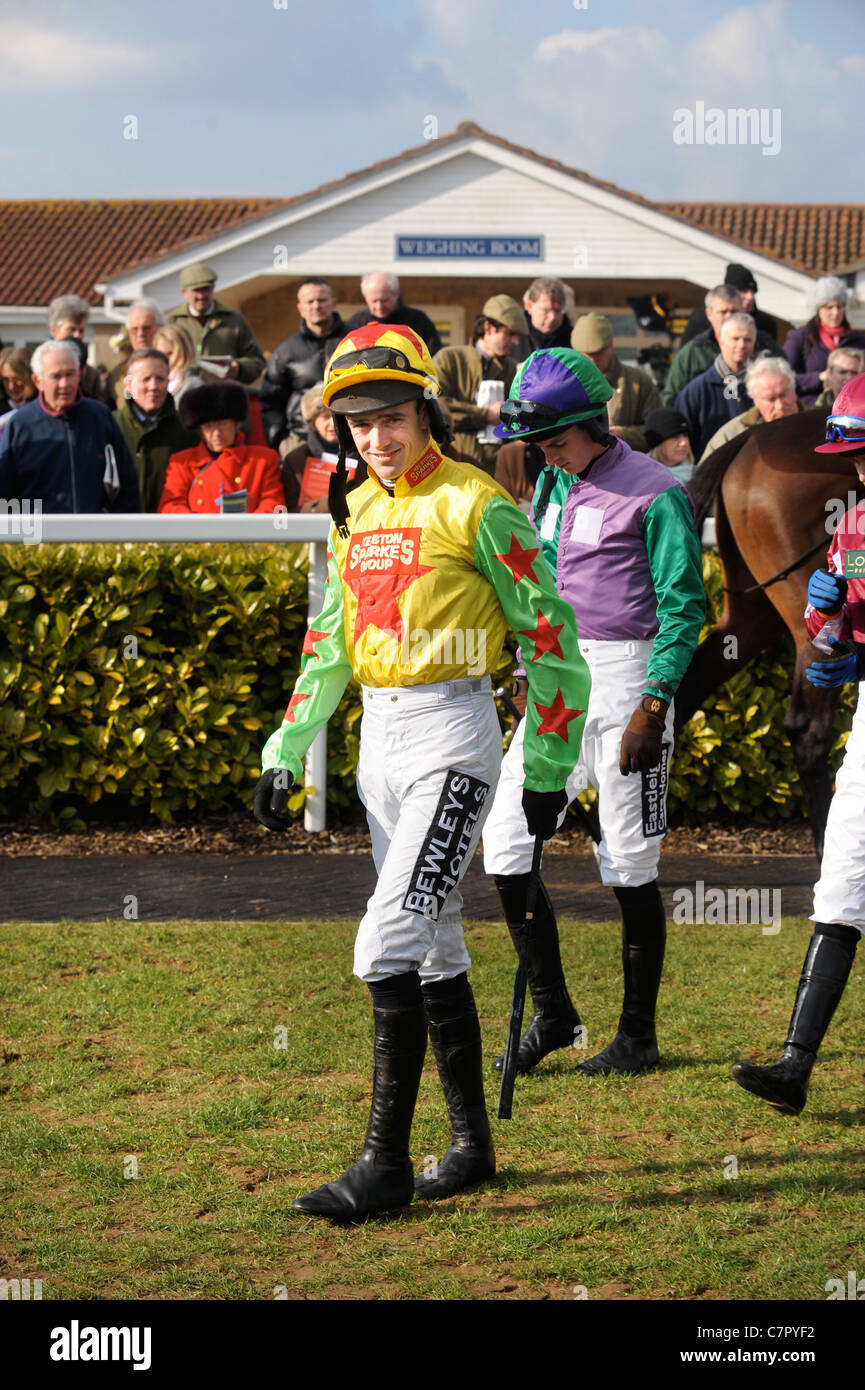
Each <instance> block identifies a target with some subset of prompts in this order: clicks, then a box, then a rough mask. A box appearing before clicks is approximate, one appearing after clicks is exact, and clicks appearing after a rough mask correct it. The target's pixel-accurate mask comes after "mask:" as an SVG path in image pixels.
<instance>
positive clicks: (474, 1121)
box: [414, 973, 496, 1201]
mask: <svg viewBox="0 0 865 1390" xmlns="http://www.w3.org/2000/svg"><path fill="white" fill-rule="evenodd" d="M423 1000H424V1006H425V1008H426V1016H427V1025H428V1027H429V1037H430V1042H431V1043H432V1048H433V1052H434V1053H435V1059H436V1064H437V1066H438V1069H439V1076H440V1077H441V1083H442V1086H443V1088H444V1093H445V1101H446V1102H447V1108H448V1118H449V1120H450V1125H451V1144H450V1147H449V1149H448V1151H447V1153H446V1154H445V1156H444V1158H443V1159H442V1161H441V1163H440V1164H439V1165H438V1171H437V1172H436V1173H434V1174H430V1175H429V1176H426V1175H424V1176H422V1177H419V1178H415V1184H414V1186H415V1191H416V1192H417V1194H418V1196H419V1197H424V1198H425V1199H426V1200H427V1201H437V1200H438V1199H439V1198H440V1197H451V1196H453V1194H454V1193H455V1192H462V1190H463V1188H465V1187H470V1186H472V1184H473V1183H477V1182H482V1181H483V1180H484V1178H491V1177H492V1176H493V1174H494V1173H495V1171H496V1156H495V1152H494V1150H493V1141H492V1136H491V1134H490V1123H489V1120H488V1119H487V1108H486V1103H485V1100H484V1083H483V1067H482V1055H481V1029H480V1024H479V1023H478V1014H477V1009H476V1008H475V1001H474V995H473V994H472V987H471V985H470V984H469V982H468V978H467V976H466V975H465V973H463V974H462V975H457V976H456V978H455V979H453V980H441V981H439V982H437V983H436V984H428V985H424V986H423Z"/></svg>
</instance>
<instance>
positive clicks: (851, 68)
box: [841, 53, 865, 76]
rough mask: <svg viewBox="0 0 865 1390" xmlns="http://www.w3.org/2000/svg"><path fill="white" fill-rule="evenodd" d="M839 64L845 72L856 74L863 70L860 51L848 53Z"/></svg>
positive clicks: (863, 63) (864, 70) (864, 63)
mask: <svg viewBox="0 0 865 1390" xmlns="http://www.w3.org/2000/svg"><path fill="white" fill-rule="evenodd" d="M841 66H842V68H843V69H844V71H845V72H852V73H854V74H855V75H856V76H858V75H859V74H860V73H863V72H865V58H863V57H862V55H861V53H848V54H847V56H846V57H845V58H842V59H841Z"/></svg>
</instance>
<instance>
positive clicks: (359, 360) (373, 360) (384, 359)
mask: <svg viewBox="0 0 865 1390" xmlns="http://www.w3.org/2000/svg"><path fill="white" fill-rule="evenodd" d="M352 367H367V368H369V370H370V371H372V372H376V371H378V372H380V371H383V370H387V369H389V370H390V371H392V372H406V373H408V374H409V375H410V376H419V377H422V378H424V379H426V377H427V375H428V373H427V372H425V371H423V369H422V368H420V367H413V366H412V365H411V363H410V362H409V360H408V358H407V357H406V355H405V353H404V352H400V351H399V349H398V348H391V347H368V348H359V349H358V351H357V352H346V353H343V355H342V356H341V357H340V358H339V360H338V361H336V362H334V363H332V365H331V369H330V372H331V376H333V375H334V374H336V373H339V374H340V375H341V374H342V373H343V372H348V371H351V369H352Z"/></svg>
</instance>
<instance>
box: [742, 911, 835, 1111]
mask: <svg viewBox="0 0 865 1390" xmlns="http://www.w3.org/2000/svg"><path fill="white" fill-rule="evenodd" d="M858 944H859V932H858V931H857V929H856V927H848V926H846V925H844V924H843V923H838V922H833V923H831V924H830V925H828V926H826V925H824V923H822V922H817V924H816V928H815V931H814V935H813V936H812V937H811V941H810V943H809V945H808V953H807V955H806V956H805V964H804V965H803V966H802V974H801V976H800V978H799V988H798V990H797V993H796V1003H795V1004H794V1005H793V1015H792V1017H791V1019H790V1029H789V1032H788V1034H787V1041H786V1043H785V1044H784V1051H783V1052H782V1053H781V1056H780V1058H779V1059H778V1061H777V1062H775V1063H774V1065H772V1066H769V1067H752V1066H751V1065H750V1063H748V1062H737V1063H736V1065H735V1066H734V1068H733V1080H734V1081H738V1083H739V1085H740V1086H744V1088H745V1090H746V1091H752V1092H753V1093H754V1095H755V1096H760V1097H761V1098H762V1099H763V1100H767V1101H768V1102H769V1104H770V1105H774V1106H775V1109H776V1110H780V1111H781V1113H782V1114H783V1115H798V1114H799V1112H800V1111H801V1110H803V1109H804V1108H805V1099H806V1096H807V1092H808V1080H809V1078H810V1076H811V1068H812V1067H813V1065H814V1063H815V1061H816V1060H817V1051H818V1049H819V1047H820V1044H821V1042H822V1041H823V1037H824V1034H825V1032H826V1029H827V1028H828V1027H829V1024H830V1022H831V1019H832V1015H833V1014H834V1012H835V1009H836V1007H837V1004H838V1001H839V999H840V998H841V995H842V994H843V993H844V986H845V985H846V983H847V978H848V976H849V974H850V970H851V967H852V965H853V957H854V956H855V955H856V947H857V946H858Z"/></svg>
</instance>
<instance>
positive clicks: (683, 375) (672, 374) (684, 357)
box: [661, 343, 691, 405]
mask: <svg viewBox="0 0 865 1390" xmlns="http://www.w3.org/2000/svg"><path fill="white" fill-rule="evenodd" d="M690 346H691V344H690V343H686V344H685V346H684V347H683V348H680V349H679V351H678V352H677V353H676V355H675V357H674V358H673V360H672V362H671V363H670V370H669V371H668V372H667V380H666V381H665V382H664V389H663V391H662V392H661V400H662V401H663V402H664V405H675V404H676V397H677V396H678V394H679V392H680V391H681V390H682V389H683V388H684V387H685V386H687V384H688V382H689V381H690V379H691V377H690V373H689V370H688V369H689V367H690V365H691V355H690V353H689V352H688V349H689V348H690Z"/></svg>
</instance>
